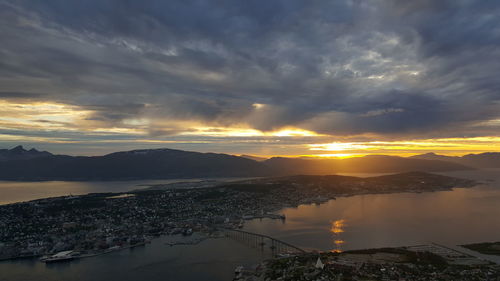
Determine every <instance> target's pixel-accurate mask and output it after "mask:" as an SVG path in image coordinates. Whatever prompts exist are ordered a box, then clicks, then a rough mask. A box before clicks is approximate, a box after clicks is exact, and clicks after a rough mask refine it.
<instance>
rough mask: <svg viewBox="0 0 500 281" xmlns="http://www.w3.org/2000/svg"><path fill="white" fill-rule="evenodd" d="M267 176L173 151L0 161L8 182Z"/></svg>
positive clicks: (257, 169)
mask: <svg viewBox="0 0 500 281" xmlns="http://www.w3.org/2000/svg"><path fill="white" fill-rule="evenodd" d="M257 175H259V176H260V175H270V173H269V172H268V171H267V169H266V167H265V166H264V165H262V164H260V163H258V162H256V161H253V160H250V159H246V158H242V157H237V156H231V155H227V154H216V153H198V152H187V151H181V150H173V149H152V150H133V151H127V152H117V153H111V154H108V155H104V156H95V157H82V156H78V157H72V156H62V155H53V156H50V157H44V158H35V159H31V160H16V161H4V162H0V178H1V179H9V180H48V179H62V180H112V179H143V178H151V179H154V178H187V177H247V176H257Z"/></svg>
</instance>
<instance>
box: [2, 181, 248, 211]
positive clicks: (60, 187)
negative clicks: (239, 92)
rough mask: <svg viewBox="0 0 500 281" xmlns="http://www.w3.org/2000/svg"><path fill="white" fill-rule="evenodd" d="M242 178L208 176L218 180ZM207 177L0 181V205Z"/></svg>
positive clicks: (117, 190) (125, 189)
mask: <svg viewBox="0 0 500 281" xmlns="http://www.w3.org/2000/svg"><path fill="white" fill-rule="evenodd" d="M239 179H244V178H210V179H208V180H216V181H218V182H224V181H232V180H239ZM202 180H207V179H203V178H200V179H170V180H134V181H41V182H30V181H28V182H21V181H0V205H3V204H10V203H16V202H23V201H30V200H35V199H42V198H48V197H57V196H65V195H82V194H88V193H94V192H126V191H130V190H135V189H141V188H145V187H147V186H149V185H156V184H169V183H176V182H191V181H202Z"/></svg>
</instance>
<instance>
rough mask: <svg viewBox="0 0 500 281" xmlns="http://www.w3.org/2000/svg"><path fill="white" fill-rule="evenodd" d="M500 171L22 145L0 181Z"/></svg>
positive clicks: (464, 165)
mask: <svg viewBox="0 0 500 281" xmlns="http://www.w3.org/2000/svg"><path fill="white" fill-rule="evenodd" d="M483 167H488V168H491V167H500V153H484V154H479V155H469V156H467V157H466V156H464V157H448V156H442V155H436V154H423V155H417V156H412V157H408V158H405V157H396V156H385V155H371V156H364V157H354V158H346V159H315V158H310V159H304V158H284V157H273V158H270V159H261V158H254V159H251V157H249V156H247V155H243V156H234V155H229V154H220V153H200V152H192V151H182V150H175V149H166V148H165V149H144V150H132V151H123V152H115V153H110V154H106V155H103V156H68V155H55V154H52V153H49V152H46V151H38V150H36V149H31V150H26V149H24V148H23V147H22V146H17V147H15V148H13V149H1V150H0V180H131V179H168V178H200V177H258V176H286V175H297V174H303V175H308V174H309V175H328V174H335V173H346V172H352V173H402V172H409V171H425V172H444V171H458V170H470V169H474V168H483Z"/></svg>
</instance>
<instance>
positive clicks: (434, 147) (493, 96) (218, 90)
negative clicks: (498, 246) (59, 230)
mask: <svg viewBox="0 0 500 281" xmlns="http://www.w3.org/2000/svg"><path fill="white" fill-rule="evenodd" d="M0 42H1V44H0V148H10V147H13V146H16V145H18V144H22V145H24V146H27V147H36V148H38V149H43V150H49V151H51V152H54V153H64V154H71V155H100V154H104V153H109V152H114V151H121V150H130V149H139V148H160V147H167V148H175V149H183V150H193V151H202V152H209V151H210V152H221V153H231V154H252V155H261V156H273V155H282V156H292V155H311V156H333V157H347V156H353V155H366V154H389V155H401V156H405V155H413V154H418V153H425V152H431V151H432V152H437V153H442V154H447V155H462V154H466V153H479V152H484V151H500V79H499V74H500V63H499V62H500V2H499V1H498V0H481V1H473V0H467V1H466V0H450V1H446V0H437V1H436V0H419V1H398V0H367V1H361V0H359V1H358V0H338V1H315V0H311V1H303V0H300V1H299V0H274V1H260V0H258V1H244V0H226V1H224V0H220V1H208V0H206V1H202V0H197V1H191V0H178V1H176V0H169V1H163V0H158V1H152V0H151V1H149V0H147V1H126V0H116V1H115V0H86V1H72V0H59V1H56V0H47V1H24V0H16V1H9V0H0Z"/></svg>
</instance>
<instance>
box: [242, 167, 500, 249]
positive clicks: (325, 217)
mask: <svg viewBox="0 0 500 281" xmlns="http://www.w3.org/2000/svg"><path fill="white" fill-rule="evenodd" d="M445 175H449V176H455V177H462V178H469V179H474V180H478V181H480V182H481V184H480V185H478V186H476V187H474V188H455V189H454V190H453V191H439V192H424V193H396V194H370V195H359V196H353V197H340V198H337V200H331V201H329V202H327V203H325V204H322V205H301V206H299V207H298V208H286V209H284V210H282V213H284V214H285V215H286V218H287V219H286V222H285V223H282V222H280V221H276V220H262V221H259V220H254V221H252V222H249V223H247V224H246V225H245V229H246V230H248V231H251V232H257V233H262V234H267V235H270V236H273V237H276V238H278V239H281V240H284V241H287V242H289V243H292V244H294V245H296V246H299V247H303V248H306V249H307V248H312V249H320V250H351V249H361V248H373V247H386V246H405V245H417V244H421V243H429V242H435V243H441V244H445V245H447V244H449V245H457V244H464V243H474V242H485V241H499V240H500V216H499V215H500V170H483V171H473V172H454V173H445Z"/></svg>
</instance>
